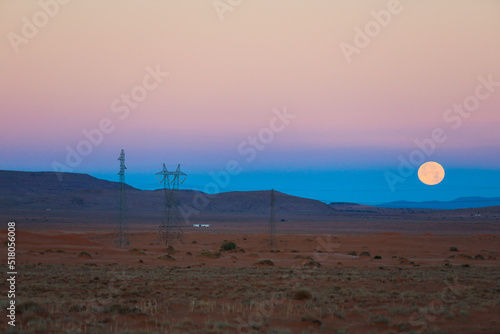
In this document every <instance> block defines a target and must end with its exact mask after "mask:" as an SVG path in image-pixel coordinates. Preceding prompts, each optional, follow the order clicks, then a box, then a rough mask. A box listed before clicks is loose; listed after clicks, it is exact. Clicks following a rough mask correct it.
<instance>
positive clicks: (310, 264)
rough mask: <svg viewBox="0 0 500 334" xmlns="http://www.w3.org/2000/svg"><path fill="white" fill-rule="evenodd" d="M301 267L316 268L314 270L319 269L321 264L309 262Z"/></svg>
mask: <svg viewBox="0 0 500 334" xmlns="http://www.w3.org/2000/svg"><path fill="white" fill-rule="evenodd" d="M302 266H303V267H316V268H319V267H321V263H319V262H318V261H316V260H311V261H309V262H306V263H304V264H303V265H302Z"/></svg>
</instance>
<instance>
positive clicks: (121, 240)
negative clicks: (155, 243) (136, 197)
mask: <svg viewBox="0 0 500 334" xmlns="http://www.w3.org/2000/svg"><path fill="white" fill-rule="evenodd" d="M118 160H119V161H120V171H119V172H118V175H119V176H120V199H119V200H120V214H119V217H118V231H117V233H116V236H115V244H116V246H117V247H127V246H128V245H129V235H128V231H127V229H128V226H127V219H126V217H125V201H126V198H125V169H127V167H125V152H124V151H123V150H122V152H121V153H120V157H119V158H118Z"/></svg>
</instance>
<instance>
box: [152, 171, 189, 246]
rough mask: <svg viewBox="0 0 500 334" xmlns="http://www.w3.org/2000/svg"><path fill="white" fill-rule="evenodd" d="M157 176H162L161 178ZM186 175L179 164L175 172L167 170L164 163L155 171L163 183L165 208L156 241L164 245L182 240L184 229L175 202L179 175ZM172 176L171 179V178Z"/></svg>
mask: <svg viewBox="0 0 500 334" xmlns="http://www.w3.org/2000/svg"><path fill="white" fill-rule="evenodd" d="M159 176H163V178H161V180H160V177H159ZM181 176H184V180H185V179H186V177H187V175H186V174H185V173H183V172H181V165H180V164H179V165H178V166H177V169H176V171H175V172H169V171H168V170H167V167H166V166H165V164H163V170H162V171H160V172H158V173H156V177H157V178H158V181H160V183H163V190H164V191H165V208H164V212H163V219H162V222H161V225H160V229H159V231H158V241H159V242H160V243H165V244H166V245H172V244H175V243H176V242H177V241H180V242H182V243H183V242H184V231H183V229H182V224H181V223H180V211H179V206H178V203H177V190H179V184H180V183H183V182H184V180H182V182H180V177H181ZM171 178H172V179H171Z"/></svg>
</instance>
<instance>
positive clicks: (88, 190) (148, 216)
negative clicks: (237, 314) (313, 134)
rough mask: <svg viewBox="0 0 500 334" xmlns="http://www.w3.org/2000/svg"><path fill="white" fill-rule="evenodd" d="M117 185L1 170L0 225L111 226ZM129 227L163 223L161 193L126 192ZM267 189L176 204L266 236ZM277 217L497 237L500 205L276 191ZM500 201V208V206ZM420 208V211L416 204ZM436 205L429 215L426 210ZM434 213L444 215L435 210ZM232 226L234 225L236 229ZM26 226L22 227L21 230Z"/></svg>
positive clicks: (293, 227)
mask: <svg viewBox="0 0 500 334" xmlns="http://www.w3.org/2000/svg"><path fill="white" fill-rule="evenodd" d="M118 190H119V183H118V182H111V181H105V180H100V179H97V178H95V177H92V176H90V175H87V174H77V173H64V174H63V180H62V182H60V181H59V179H58V177H57V174H56V173H54V172H16V171H0V220H3V221H16V222H19V223H20V224H21V223H22V224H26V225H25V226H26V228H28V226H34V227H39V228H55V227H57V228H59V229H65V228H66V226H68V224H71V225H72V226H76V228H82V229H88V228H89V226H90V228H92V229H96V228H97V229H108V230H109V229H110V228H114V226H115V224H116V221H117V217H118V208H119V191H118ZM126 190H127V191H126V206H125V209H126V217H127V221H128V222H129V223H130V224H131V225H134V226H135V227H136V228H137V229H143V228H149V229H156V228H157V227H158V225H159V224H160V223H161V221H162V217H163V213H164V207H165V194H164V191H163V189H159V190H139V189H136V188H133V187H130V186H127V187H126ZM270 199H271V198H270V192H269V191H238V192H226V193H220V194H216V195H210V194H206V193H203V192H199V191H194V190H179V191H178V193H177V202H178V205H179V209H180V212H181V220H182V223H183V224H185V225H187V226H189V225H190V224H192V223H194V222H210V223H211V224H213V225H217V226H219V228H222V229H224V228H225V226H226V225H227V226H236V225H234V224H237V225H238V224H239V225H238V226H240V227H238V228H246V227H245V226H249V225H254V224H257V225H259V226H261V229H262V230H265V231H267V224H268V222H269V217H270ZM275 199H276V204H275V212H276V218H277V220H278V223H279V225H280V230H281V231H284V229H286V228H289V231H297V230H301V231H303V232H305V233H308V231H312V230H315V231H318V229H320V230H321V231H323V232H324V233H332V232H334V233H340V232H343V233H375V232H383V231H399V232H404V233H416V232H421V231H425V232H436V233H457V232H458V231H462V232H467V233H478V232H481V233H498V232H500V199H485V198H480V197H475V198H462V199H457V200H455V201H452V202H427V203H411V202H394V203H387V204H385V205H384V204H382V205H380V206H368V205H360V204H356V203H330V204H326V203H323V202H320V201H317V200H312V199H307V198H301V197H296V196H291V195H287V194H284V193H280V192H277V191H275ZM497 201H498V202H497ZM470 203H473V204H475V205H477V206H483V205H494V204H498V205H499V206H496V207H485V208H479V209H462V210H442V209H443V208H445V205H448V208H453V209H456V208H461V207H464V206H468V205H471V204H470ZM418 205H420V206H418ZM430 206H431V207H433V208H434V209H428V208H425V207H430ZM437 208H439V209H441V210H436V209H437ZM232 224H233V225H232ZM20 226H22V225H20Z"/></svg>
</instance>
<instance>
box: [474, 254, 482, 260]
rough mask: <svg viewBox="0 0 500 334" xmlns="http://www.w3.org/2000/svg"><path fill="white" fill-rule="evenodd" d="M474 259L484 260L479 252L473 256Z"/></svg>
mask: <svg viewBox="0 0 500 334" xmlns="http://www.w3.org/2000/svg"><path fill="white" fill-rule="evenodd" d="M474 260H484V256H482V255H481V254H477V255H476V256H474Z"/></svg>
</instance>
